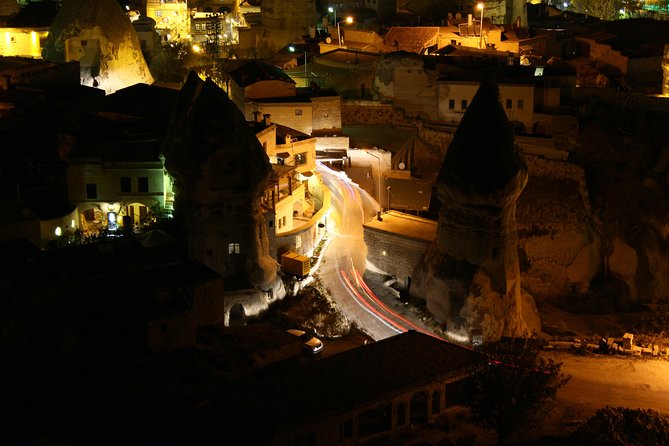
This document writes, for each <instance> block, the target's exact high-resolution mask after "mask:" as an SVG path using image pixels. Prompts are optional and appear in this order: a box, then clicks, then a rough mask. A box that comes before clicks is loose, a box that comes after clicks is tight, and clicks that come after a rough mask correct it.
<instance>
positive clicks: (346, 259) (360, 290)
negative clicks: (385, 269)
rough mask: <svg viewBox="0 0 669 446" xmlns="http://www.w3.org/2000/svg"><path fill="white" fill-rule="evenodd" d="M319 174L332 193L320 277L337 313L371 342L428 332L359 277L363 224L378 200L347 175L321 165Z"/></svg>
mask: <svg viewBox="0 0 669 446" xmlns="http://www.w3.org/2000/svg"><path fill="white" fill-rule="evenodd" d="M317 170H318V172H319V173H320V174H321V176H322V178H323V182H324V183H325V185H326V186H327V187H328V188H329V189H330V191H331V193H332V208H331V211H330V218H329V219H328V237H329V240H328V244H327V245H326V247H325V248H324V254H323V260H322V262H321V266H320V268H319V270H318V274H319V276H320V277H321V281H322V283H323V284H324V285H325V287H326V288H327V289H328V290H329V292H330V294H331V295H332V297H333V298H334V299H335V301H336V302H337V305H338V306H339V308H340V309H341V311H342V312H343V313H344V315H346V317H348V318H349V319H350V320H352V321H354V322H355V323H356V324H357V325H358V326H359V327H360V328H361V329H362V330H363V331H365V332H366V333H367V334H368V335H369V336H371V337H372V338H373V339H375V340H379V339H384V338H387V337H390V336H394V335H396V334H399V333H402V332H405V331H407V330H418V331H425V332H427V331H426V330H425V327H424V326H423V325H422V324H421V323H420V322H419V321H417V320H414V319H413V318H412V316H411V315H409V314H404V315H402V314H399V313H400V312H398V311H395V310H394V309H393V308H392V307H393V303H392V300H393V299H394V297H393V296H389V295H388V293H381V295H380V296H377V294H376V293H375V292H374V291H373V290H372V288H371V287H370V286H369V285H368V284H367V283H365V280H364V279H363V275H364V273H365V269H366V263H367V246H366V245H365V242H364V237H363V227H362V225H363V223H364V222H366V221H367V220H369V219H370V218H374V216H375V215H376V211H377V210H378V209H379V206H378V204H377V203H376V201H375V200H374V199H373V198H371V197H370V196H369V195H368V194H367V192H365V191H364V190H362V189H360V187H358V186H357V185H356V184H355V183H353V182H351V180H350V179H349V178H348V177H347V176H346V175H344V174H342V173H340V172H336V171H334V170H332V169H330V168H328V167H327V166H325V165H323V164H318V167H317Z"/></svg>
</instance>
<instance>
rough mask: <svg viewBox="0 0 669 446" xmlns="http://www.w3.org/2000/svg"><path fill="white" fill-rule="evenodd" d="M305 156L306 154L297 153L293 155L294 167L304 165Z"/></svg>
mask: <svg viewBox="0 0 669 446" xmlns="http://www.w3.org/2000/svg"><path fill="white" fill-rule="evenodd" d="M306 162H307V154H306V153H297V154H296V155H295V165H296V166H299V165H300V164H306Z"/></svg>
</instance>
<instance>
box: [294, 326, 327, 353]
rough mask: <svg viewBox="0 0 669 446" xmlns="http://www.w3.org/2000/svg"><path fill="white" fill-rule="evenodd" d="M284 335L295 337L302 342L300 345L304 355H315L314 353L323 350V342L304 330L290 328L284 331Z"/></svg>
mask: <svg viewBox="0 0 669 446" xmlns="http://www.w3.org/2000/svg"><path fill="white" fill-rule="evenodd" d="M286 333H288V334H291V335H293V336H296V337H298V338H300V339H302V340H303V341H304V343H303V344H302V351H304V352H305V353H308V354H311V355H315V354H316V353H318V352H320V351H321V350H323V342H321V340H320V339H318V338H317V337H315V336H312V335H311V334H309V333H307V332H306V331H304V330H298V329H296V328H291V329H289V330H286Z"/></svg>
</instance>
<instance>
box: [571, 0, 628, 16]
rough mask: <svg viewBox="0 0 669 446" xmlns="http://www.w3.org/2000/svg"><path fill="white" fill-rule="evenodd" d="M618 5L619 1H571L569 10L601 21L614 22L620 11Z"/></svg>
mask: <svg viewBox="0 0 669 446" xmlns="http://www.w3.org/2000/svg"><path fill="white" fill-rule="evenodd" d="M619 3H620V2H619V0H572V1H571V2H570V3H569V9H570V10H572V11H575V12H578V13H580V14H586V15H589V16H593V17H599V18H600V19H602V20H615V19H617V18H618V14H619V10H620V7H619Z"/></svg>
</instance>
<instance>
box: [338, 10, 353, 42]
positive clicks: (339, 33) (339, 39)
mask: <svg viewBox="0 0 669 446" xmlns="http://www.w3.org/2000/svg"><path fill="white" fill-rule="evenodd" d="M341 22H346V23H353V17H346V18H345V19H344V20H340V21H338V22H337V40H338V41H339V48H341V31H340V30H339V24H340V23H341Z"/></svg>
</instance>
